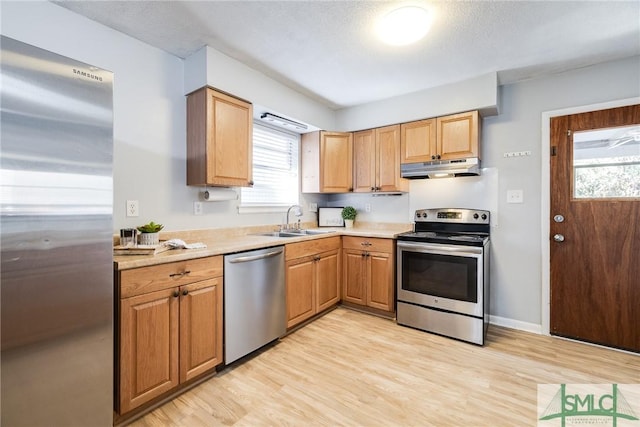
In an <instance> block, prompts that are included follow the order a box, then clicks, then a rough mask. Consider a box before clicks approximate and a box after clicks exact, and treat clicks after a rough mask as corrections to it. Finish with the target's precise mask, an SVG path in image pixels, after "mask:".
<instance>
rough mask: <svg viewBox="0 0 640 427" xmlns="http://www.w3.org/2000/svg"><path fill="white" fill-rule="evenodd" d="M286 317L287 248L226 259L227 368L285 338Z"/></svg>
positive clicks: (227, 256)
mask: <svg viewBox="0 0 640 427" xmlns="http://www.w3.org/2000/svg"><path fill="white" fill-rule="evenodd" d="M286 313H287V309H286V301H285V287H284V246H276V247H271V248H266V249H258V250H255V251H249V252H240V253H236V254H232V255H225V257H224V337H225V352H224V355H225V363H226V364H229V363H231V362H233V361H235V360H238V359H239V358H241V357H242V356H245V355H247V354H249V353H251V352H252V351H254V350H257V349H259V348H260V347H262V346H264V345H265V344H268V343H269V342H271V341H273V340H276V339H278V338H279V337H281V336H283V335H284V334H285V332H286V330H287V322H286Z"/></svg>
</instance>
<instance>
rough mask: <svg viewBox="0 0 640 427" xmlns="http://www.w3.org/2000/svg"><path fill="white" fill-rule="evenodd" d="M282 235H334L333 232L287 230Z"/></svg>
mask: <svg viewBox="0 0 640 427" xmlns="http://www.w3.org/2000/svg"><path fill="white" fill-rule="evenodd" d="M283 233H291V234H298V235H300V234H302V235H304V234H306V235H308V236H316V235H318V234H327V233H335V230H287V231H283Z"/></svg>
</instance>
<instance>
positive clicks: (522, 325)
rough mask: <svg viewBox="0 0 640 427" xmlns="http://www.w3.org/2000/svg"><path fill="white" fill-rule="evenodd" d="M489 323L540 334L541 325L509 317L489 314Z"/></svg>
mask: <svg viewBox="0 0 640 427" xmlns="http://www.w3.org/2000/svg"><path fill="white" fill-rule="evenodd" d="M489 323H491V324H492V325H496V326H504V327H505V328H511V329H519V330H521V331H526V332H532V333H534V334H542V325H537V324H535V323H529V322H523V321H521V320H515V319H509V318H507V317H500V316H493V315H491V316H489Z"/></svg>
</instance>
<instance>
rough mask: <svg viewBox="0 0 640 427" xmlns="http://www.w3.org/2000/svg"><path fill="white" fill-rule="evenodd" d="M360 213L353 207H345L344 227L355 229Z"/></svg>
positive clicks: (343, 213)
mask: <svg viewBox="0 0 640 427" xmlns="http://www.w3.org/2000/svg"><path fill="white" fill-rule="evenodd" d="M357 215H358V211H357V210H356V208H354V207H353V206H345V207H344V208H342V219H344V226H345V227H347V228H351V227H353V221H354V220H355V219H356V216H357Z"/></svg>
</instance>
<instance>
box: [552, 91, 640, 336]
mask: <svg viewBox="0 0 640 427" xmlns="http://www.w3.org/2000/svg"><path fill="white" fill-rule="evenodd" d="M634 104H640V97H635V98H626V99H620V100H616V101H609V102H602V103H597V104H589V105H582V106H577V107H569V108H563V109H561V110H551V111H543V112H542V142H541V144H540V149H541V150H542V152H541V155H540V161H541V173H540V179H541V187H540V189H541V191H540V193H541V194H540V215H541V221H540V224H541V235H540V238H541V248H542V250H541V252H542V263H541V264H542V271H541V277H542V295H541V298H540V300H541V304H542V307H541V309H540V319H541V321H542V325H540V326H541V332H542V334H543V335H551V333H550V312H551V306H550V304H551V242H550V241H549V236H550V230H551V221H550V218H551V164H550V162H551V155H550V150H551V118H553V117H558V116H567V115H570V114H579V113H586V112H589V111H597V110H606V109H609V108H617V107H625V106H627V105H634Z"/></svg>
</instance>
